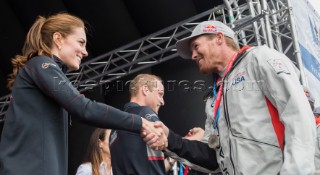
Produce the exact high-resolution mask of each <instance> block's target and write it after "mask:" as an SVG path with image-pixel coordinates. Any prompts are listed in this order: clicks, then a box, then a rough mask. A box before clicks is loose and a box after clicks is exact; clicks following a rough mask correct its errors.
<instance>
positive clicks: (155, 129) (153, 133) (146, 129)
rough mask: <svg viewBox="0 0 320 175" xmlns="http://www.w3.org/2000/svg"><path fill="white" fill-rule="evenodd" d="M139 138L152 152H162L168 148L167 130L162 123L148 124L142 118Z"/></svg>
mask: <svg viewBox="0 0 320 175" xmlns="http://www.w3.org/2000/svg"><path fill="white" fill-rule="evenodd" d="M140 134H141V137H142V138H143V140H144V141H145V142H146V143H147V145H148V146H149V147H150V148H152V149H154V150H164V149H166V148H167V147H168V139H167V138H168V135H169V129H168V127H167V126H165V125H164V124H163V123H162V122H160V121H156V122H150V121H148V120H146V119H144V118H142V128H141V133H140Z"/></svg>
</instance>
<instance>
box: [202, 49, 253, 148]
mask: <svg viewBox="0 0 320 175" xmlns="http://www.w3.org/2000/svg"><path fill="white" fill-rule="evenodd" d="M249 48H250V47H249V46H244V47H242V48H241V49H240V50H239V51H238V52H237V53H235V54H234V55H233V56H232V58H231V60H230V62H229V63H228V65H227V68H226V71H225V72H224V75H223V77H225V76H226V75H227V73H228V72H229V71H230V69H231V67H232V65H233V63H234V61H235V60H236V58H237V56H238V54H239V53H244V52H245V51H246V50H247V49H249ZM221 81H222V82H221V85H220V87H219V91H218V94H216V87H217V85H216V82H215V81H214V84H213V96H214V99H215V101H214V106H213V130H214V133H212V134H211V135H210V137H209V139H208V146H209V147H210V148H214V149H215V148H217V147H218V146H219V145H220V140H219V133H218V120H219V116H220V102H221V99H222V90H223V84H224V83H223V80H221ZM219 82H220V77H219V79H218V80H217V84H218V83H219Z"/></svg>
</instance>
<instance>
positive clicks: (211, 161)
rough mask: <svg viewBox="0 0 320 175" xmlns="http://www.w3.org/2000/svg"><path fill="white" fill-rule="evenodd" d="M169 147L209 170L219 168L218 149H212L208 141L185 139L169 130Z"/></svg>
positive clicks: (180, 155)
mask: <svg viewBox="0 0 320 175" xmlns="http://www.w3.org/2000/svg"><path fill="white" fill-rule="evenodd" d="M168 149H169V150H170V151H172V152H174V153H176V154H177V155H178V156H179V157H182V158H184V159H186V160H188V161H189V162H191V163H193V164H196V165H199V166H202V167H204V168H207V169H209V170H216V169H217V168H219V165H218V163H217V157H216V151H215V150H214V149H211V148H210V147H209V146H208V144H207V143H204V142H200V141H196V140H188V139H183V138H182V137H180V136H179V135H177V134H175V133H174V132H172V131H169V136H168Z"/></svg>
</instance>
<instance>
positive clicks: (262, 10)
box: [0, 0, 305, 121]
mask: <svg viewBox="0 0 320 175" xmlns="http://www.w3.org/2000/svg"><path fill="white" fill-rule="evenodd" d="M204 20H219V21H222V22H224V23H226V24H228V25H229V26H230V27H232V28H233V29H234V30H235V31H236V33H237V35H238V39H239V44H240V45H241V46H242V45H251V46H256V45H263V44H266V45H268V46H269V47H271V48H275V49H277V50H279V51H280V52H283V53H285V54H286V55H287V56H288V57H290V59H291V60H292V61H293V62H294V63H295V64H296V65H297V67H298V68H299V69H300V70H302V74H301V82H302V84H305V80H304V72H303V69H301V68H302V62H301V54H300V50H299V46H298V42H297V39H296V38H297V37H296V35H297V33H296V28H295V23H294V18H293V12H292V5H291V0H247V1H246V3H243V4H239V0H224V4H222V5H219V6H217V7H214V8H213V9H212V10H208V11H206V12H203V13H201V14H198V15H196V16H194V17H192V18H189V19H187V20H184V21H182V22H180V23H177V24H175V25H172V26H170V27H167V28H165V29H163V30H161V31H158V32H156V33H153V34H151V35H149V36H146V37H144V38H141V39H140V40H137V41H134V42H132V43H129V44H127V45H125V46H123V47H120V48H118V49H116V50H113V51H111V52H108V53H106V54H103V55H101V56H98V57H96V58H93V59H91V60H89V61H87V62H84V63H83V64H81V66H80V69H79V70H78V71H70V72H67V74H66V75H67V77H68V78H69V79H70V82H71V83H72V84H73V85H74V86H75V87H77V88H78V89H79V91H80V92H84V91H87V90H90V89H92V88H94V87H96V86H100V85H102V84H105V83H109V82H111V81H114V80H117V79H119V78H122V77H124V76H127V75H129V74H133V73H136V72H138V71H140V70H143V69H146V68H149V67H152V66H154V65H157V64H160V63H162V62H165V61H168V60H170V59H173V58H175V57H178V54H177V52H176V49H175V43H176V41H177V40H178V39H181V38H183V37H185V36H189V35H190V34H191V32H192V29H193V28H194V27H195V26H196V25H197V24H198V23H200V22H202V21H204ZM10 99H11V95H10V94H9V95H6V96H4V97H1V98H0V121H4V120H5V118H4V116H5V113H6V110H7V108H8V104H9V102H10Z"/></svg>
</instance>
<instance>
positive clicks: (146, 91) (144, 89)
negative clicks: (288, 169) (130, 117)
mask: <svg viewBox="0 0 320 175" xmlns="http://www.w3.org/2000/svg"><path fill="white" fill-rule="evenodd" d="M141 90H142V94H143V95H147V94H148V93H149V92H150V91H149V88H148V86H147V85H143V86H142V87H141Z"/></svg>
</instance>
